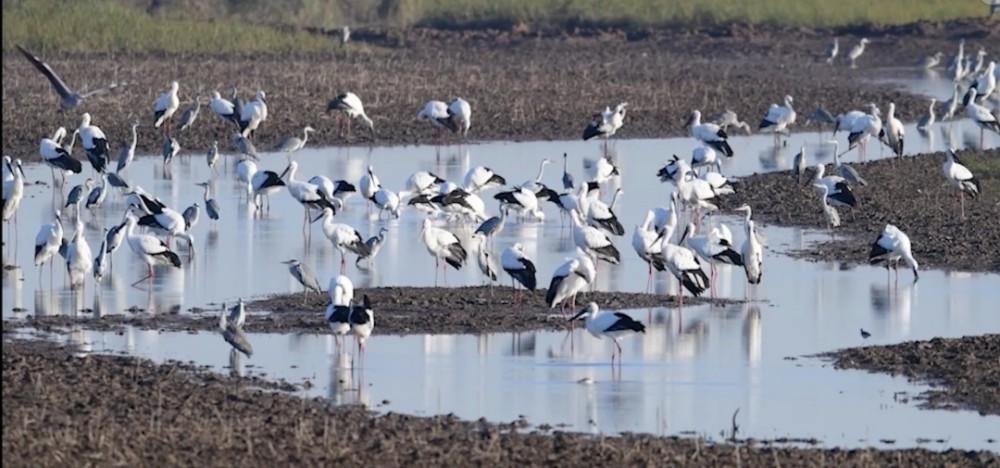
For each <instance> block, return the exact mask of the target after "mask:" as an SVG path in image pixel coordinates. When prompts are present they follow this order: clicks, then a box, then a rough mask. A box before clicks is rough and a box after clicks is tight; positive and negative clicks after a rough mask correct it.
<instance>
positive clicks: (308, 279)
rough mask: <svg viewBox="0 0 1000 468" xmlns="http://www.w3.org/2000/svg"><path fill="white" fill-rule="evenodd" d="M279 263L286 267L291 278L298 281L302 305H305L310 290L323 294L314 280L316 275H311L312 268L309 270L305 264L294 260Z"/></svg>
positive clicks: (317, 282) (317, 281)
mask: <svg viewBox="0 0 1000 468" xmlns="http://www.w3.org/2000/svg"><path fill="white" fill-rule="evenodd" d="M281 263H284V264H285V265H288V272H289V273H291V275H292V277H293V278H295V279H296V280H298V282H299V284H301V285H302V303H303V304H305V301H306V298H307V297H308V296H307V295H308V293H309V290H310V289H311V290H313V291H316V292H317V293H322V292H323V289H322V288H320V285H319V280H317V279H316V275H315V274H313V271H312V268H309V265H306V264H305V263H302V262H300V261H298V260H297V259H294V258H293V259H291V260H285V261H283V262H281Z"/></svg>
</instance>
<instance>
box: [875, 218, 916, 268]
mask: <svg viewBox="0 0 1000 468" xmlns="http://www.w3.org/2000/svg"><path fill="white" fill-rule="evenodd" d="M900 260H903V261H904V262H906V266H908V267H910V269H911V270H913V281H914V282H916V281H917V280H918V279H920V275H919V274H918V273H917V269H918V268H919V265H918V264H917V261H916V259H914V258H913V252H912V251H911V250H910V237H909V236H907V235H906V233H904V232H903V231H900V230H899V228H897V227H896V226H893V225H892V224H886V225H885V229H884V230H883V231H882V233H881V234H879V236H878V238H877V239H875V242H874V243H873V244H872V248H871V250H870V251H869V252H868V261H869V262H870V263H871V264H872V265H876V264H878V263H883V262H884V263H885V271H886V274H888V273H889V267H890V266H891V267H892V269H893V270H896V281H899V270H898V267H899V261H900Z"/></svg>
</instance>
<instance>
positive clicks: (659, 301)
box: [5, 286, 736, 335]
mask: <svg viewBox="0 0 1000 468" xmlns="http://www.w3.org/2000/svg"><path fill="white" fill-rule="evenodd" d="M522 294H523V296H522V299H521V300H520V302H518V303H516V304H515V303H514V302H513V298H512V295H511V289H510V288H509V287H501V286H497V287H494V288H493V289H492V290H491V289H490V288H487V287H460V288H412V287H385V288H370V289H357V290H356V291H355V298H356V299H358V300H360V298H361V297H363V296H365V295H368V296H369V298H370V300H371V304H372V306H373V307H374V308H376V310H377V311H378V326H377V327H375V330H374V333H375V334H389V335H397V334H408V333H421V334H425V333H435V334H453V333H474V334H479V333H494V332H520V331H527V330H554V329H565V328H566V327H567V326H568V322H567V317H570V316H572V315H574V314H576V312H577V310H575V309H572V308H571V307H569V306H567V308H566V310H565V314H566V315H565V316H563V315H562V312H561V311H560V309H559V307H556V308H554V309H549V308H547V307H546V306H545V304H544V297H545V291H544V290H539V291H535V292H528V293H522ZM590 301H594V302H597V303H598V304H600V306H601V307H602V308H605V309H615V310H618V309H638V308H652V307H676V306H677V301H676V297H674V296H666V295H658V294H635V293H618V292H600V291H594V292H588V293H584V294H581V295H580V296H579V297H578V299H577V309H580V308H582V307H583V306H584V305H586V304H587V302H590ZM710 301H711V302H713V303H715V304H731V303H734V302H736V301H733V300H728V299H714V300H710V299H705V298H687V299H685V303H687V304H688V305H698V304H706V303H708V302H710ZM329 304H330V299H329V298H328V297H327V295H326V294H325V293H324V294H316V293H310V294H308V295H305V296H303V295H302V294H275V295H271V296H268V297H266V298H262V299H253V300H251V299H248V302H247V309H248V310H249V311H250V312H268V313H266V314H263V315H256V316H254V317H253V318H252V319H250V320H248V321H247V325H246V330H247V332H264V333H328V332H329V330H328V329H327V325H326V322H325V318H324V317H325V315H324V313H325V309H326V306H327V305H329ZM233 305H235V304H232V303H230V304H228V306H233ZM219 307H220V308H221V305H219ZM219 310H220V309H206V308H193V309H191V310H190V311H189V312H191V313H190V314H180V313H176V314H145V313H144V311H143V310H139V309H135V310H130V311H122V312H123V313H122V314H120V315H119V314H111V315H105V316H103V317H99V318H94V317H91V316H88V315H81V316H78V317H72V316H62V315H60V316H45V317H42V316H37V317H36V316H30V317H29V318H28V322H27V324H28V325H30V326H32V327H36V328H42V329H54V328H63V327H67V326H71V325H74V326H83V327H86V328H88V329H92V330H111V329H119V328H121V327H122V326H125V325H134V326H137V327H139V328H142V329H156V330H170V331H179V330H180V331H194V330H216V329H218V326H219V325H218V313H219ZM178 312H180V311H178ZM637 318H638V317H637ZM22 324H24V322H18V323H17V324H15V323H14V322H6V321H5V328H7V327H8V326H19V325H22Z"/></svg>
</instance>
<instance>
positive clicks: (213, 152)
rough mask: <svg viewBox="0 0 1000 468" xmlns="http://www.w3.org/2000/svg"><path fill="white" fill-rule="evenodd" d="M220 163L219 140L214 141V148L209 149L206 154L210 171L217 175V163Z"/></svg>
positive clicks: (206, 161)
mask: <svg viewBox="0 0 1000 468" xmlns="http://www.w3.org/2000/svg"><path fill="white" fill-rule="evenodd" d="M218 161H219V140H214V141H212V147H211V148H209V149H208V152H207V153H205V163H206V164H208V169H209V170H211V171H212V174H215V173H216V172H215V163H216V162H218Z"/></svg>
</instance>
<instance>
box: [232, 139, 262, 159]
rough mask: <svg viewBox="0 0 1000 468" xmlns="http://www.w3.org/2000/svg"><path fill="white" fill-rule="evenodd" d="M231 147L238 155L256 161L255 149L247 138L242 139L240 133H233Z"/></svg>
mask: <svg viewBox="0 0 1000 468" xmlns="http://www.w3.org/2000/svg"><path fill="white" fill-rule="evenodd" d="M233 147H234V148H236V150H237V151H239V152H240V153H242V154H245V155H247V156H249V157H250V158H253V159H254V160H257V148H256V147H255V146H254V144H253V142H252V141H250V139H249V138H246V137H244V136H243V135H241V134H240V132H233Z"/></svg>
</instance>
